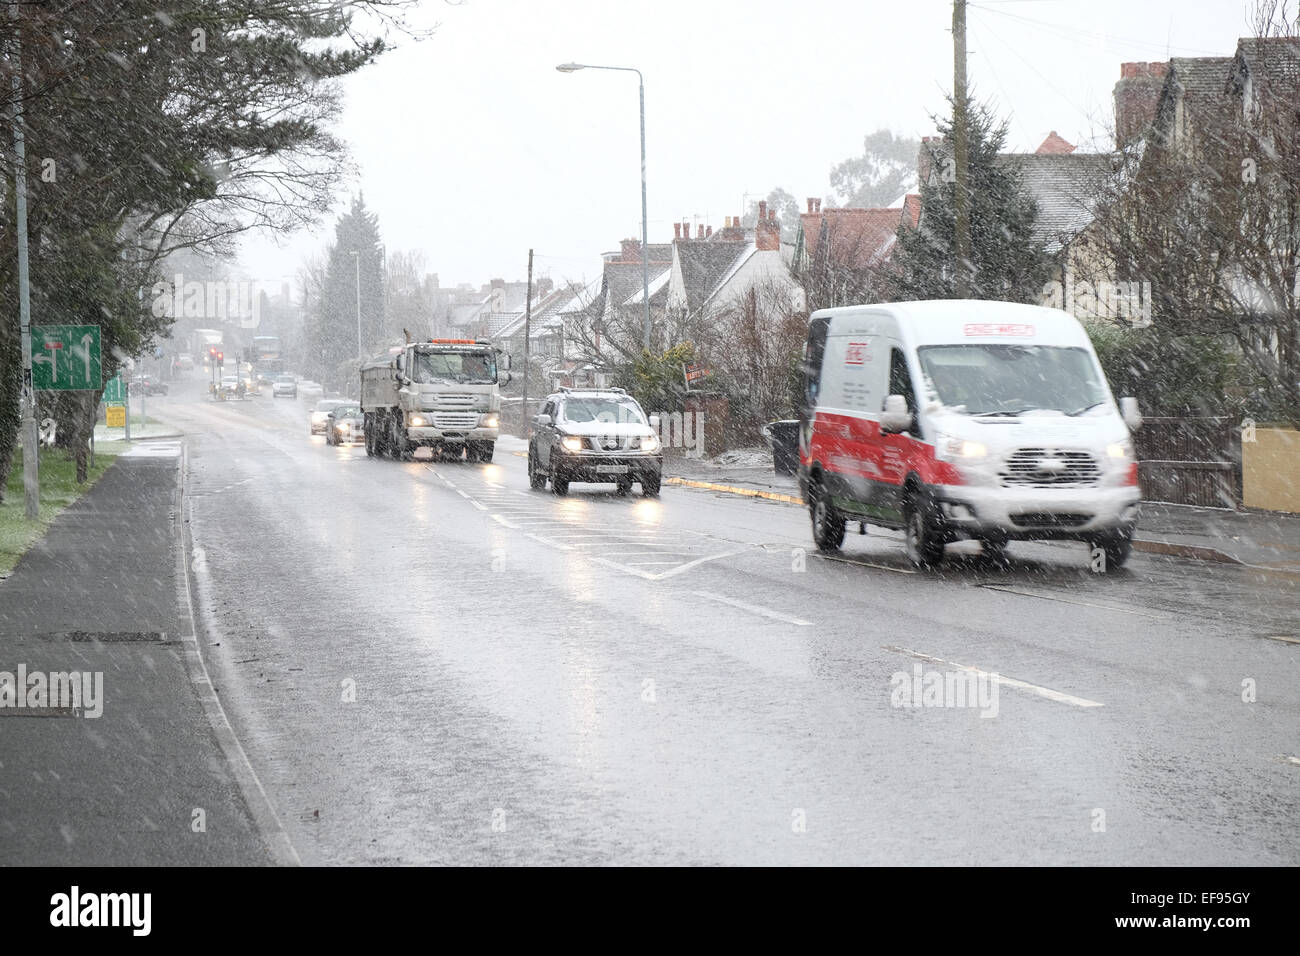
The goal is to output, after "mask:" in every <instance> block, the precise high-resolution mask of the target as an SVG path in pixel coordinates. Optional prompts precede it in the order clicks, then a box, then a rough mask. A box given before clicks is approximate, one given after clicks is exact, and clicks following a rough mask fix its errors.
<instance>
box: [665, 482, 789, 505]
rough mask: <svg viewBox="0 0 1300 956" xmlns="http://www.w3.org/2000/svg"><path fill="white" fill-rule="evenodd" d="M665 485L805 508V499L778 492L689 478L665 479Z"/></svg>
mask: <svg viewBox="0 0 1300 956" xmlns="http://www.w3.org/2000/svg"><path fill="white" fill-rule="evenodd" d="M664 483H665V484H669V485H684V486H685V487H687V488H703V489H704V490H706V491H724V492H726V493H727V494H731V495H744V496H745V497H746V498H766V499H767V500H769V501H784V502H785V503H786V504H791V505H799V506H800V507H802V506H803V499H802V498H800V497H798V496H797V495H783V494H781V493H780V492H776V491H759V490H758V489H757V488H738V487H736V486H735V485H719V484H715V483H714V482H712V481H693V480H691V479H689V478H665V479H664Z"/></svg>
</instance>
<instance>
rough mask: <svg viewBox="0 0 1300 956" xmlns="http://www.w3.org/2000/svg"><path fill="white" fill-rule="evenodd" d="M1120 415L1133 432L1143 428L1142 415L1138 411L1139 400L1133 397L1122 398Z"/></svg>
mask: <svg viewBox="0 0 1300 956" xmlns="http://www.w3.org/2000/svg"><path fill="white" fill-rule="evenodd" d="M1119 413H1120V415H1122V416H1123V418H1124V424H1125V425H1127V426H1128V430H1129V431H1131V432H1135V431H1137V430H1138V429H1139V428H1141V427H1142V413H1141V412H1140V411H1138V400H1137V399H1136V398H1133V397H1131V396H1130V397H1128V398H1121V399H1120V400H1119Z"/></svg>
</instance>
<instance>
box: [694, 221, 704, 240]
mask: <svg viewBox="0 0 1300 956" xmlns="http://www.w3.org/2000/svg"><path fill="white" fill-rule="evenodd" d="M695 238H696V239H703V238H704V223H700V224H699V225H698V226H696V228H695Z"/></svg>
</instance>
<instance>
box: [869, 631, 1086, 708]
mask: <svg viewBox="0 0 1300 956" xmlns="http://www.w3.org/2000/svg"><path fill="white" fill-rule="evenodd" d="M885 650H887V651H891V652H893V653H895V654H902V655H904V656H905V657H914V658H916V659H917V660H919V661H927V662H929V663H931V664H943V665H945V666H947V667H955V668H956V669H957V670H959V671H966V672H967V673H971V674H978V675H980V676H982V677H987V678H989V679H990V680H993V681H996V682H997V683H999V684H1005V685H1006V686H1008V687H1015V688H1018V689H1020V690H1025V691H1029V693H1031V694H1037V695H1038V696H1039V697H1046V698H1047V699H1048V700H1054V701H1056V702H1057V703H1058V704H1070V705H1071V706H1074V707H1104V706H1106V705H1105V704H1102V703H1100V702H1098V701H1095V700H1089V699H1088V698H1086V697H1075V696H1074V695H1073V694H1066V693H1064V692H1063V691H1059V690H1052V688H1050V687H1040V686H1039V685H1038V684H1030V683H1029V682H1028V681H1023V680H1016V679H1015V678H1014V677H1005V676H1003V675H1002V674H998V673H996V672H993V671H986V670H982V669H981V668H978V667H972V666H971V665H969V664H958V663H957V662H956V661H946V660H944V659H943V658H942V657H932V656H931V655H929V654H922V653H921V652H920V651H913V650H909V649H908V648H906V647H894V646H891V645H886V646H885Z"/></svg>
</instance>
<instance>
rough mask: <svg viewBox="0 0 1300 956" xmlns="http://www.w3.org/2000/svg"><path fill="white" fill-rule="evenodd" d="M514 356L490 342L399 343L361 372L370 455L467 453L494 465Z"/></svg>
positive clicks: (469, 457) (470, 457) (399, 456)
mask: <svg viewBox="0 0 1300 956" xmlns="http://www.w3.org/2000/svg"><path fill="white" fill-rule="evenodd" d="M509 369H510V356H509V355H508V354H506V353H503V352H502V351H501V350H500V349H498V348H496V347H495V346H493V345H492V343H490V342H484V341H476V340H474V339H429V340H428V341H425V342H408V343H407V344H405V345H400V346H394V347H393V348H391V349H390V350H389V351H388V352H386V353H385V354H384V355H381V356H379V357H377V358H374V359H372V360H371V361H369V362H367V363H366V364H365V365H363V366H362V367H361V412H362V416H363V417H364V423H363V424H364V428H365V433H366V454H367V455H370V456H372V457H381V458H395V459H398V460H405V459H409V458H410V457H412V456H413V454H414V452H415V449H416V448H419V447H421V446H423V447H427V448H430V449H432V450H433V453H434V455H435V457H437V456H446V455H451V456H454V457H457V458H459V457H460V456H461V455H462V453H463V454H464V456H465V458H466V459H467V460H469V461H483V462H486V461H491V460H492V452H493V450H494V448H495V447H496V440H497V435H498V433H499V431H500V426H501V386H502V385H505V384H506V383H508V382H509V381H510V371H509Z"/></svg>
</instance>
